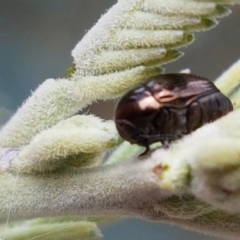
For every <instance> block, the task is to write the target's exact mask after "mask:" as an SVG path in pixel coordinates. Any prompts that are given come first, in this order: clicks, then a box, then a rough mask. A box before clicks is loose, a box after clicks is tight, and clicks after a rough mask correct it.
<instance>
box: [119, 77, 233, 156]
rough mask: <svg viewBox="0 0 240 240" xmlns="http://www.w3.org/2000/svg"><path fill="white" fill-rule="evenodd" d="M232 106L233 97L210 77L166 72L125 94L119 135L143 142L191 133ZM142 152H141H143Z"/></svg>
mask: <svg viewBox="0 0 240 240" xmlns="http://www.w3.org/2000/svg"><path fill="white" fill-rule="evenodd" d="M232 110H233V106H232V103H231V101H230V100H229V99H228V98H227V97H226V96H225V95H223V94H222V93H221V92H220V91H219V89H218V88H217V87H216V86H215V85H214V83H213V82H211V81H210V80H208V79H206V78H203V77H199V76H195V75H192V74H184V73H172V74H163V75H159V76H156V77H153V78H151V79H149V81H148V82H146V83H145V84H142V85H140V86H139V87H137V88H135V89H134V90H132V91H130V92H128V93H127V94H126V95H125V96H123V97H122V98H121V99H120V101H119V102H118V104H117V108H116V111H115V123H116V127H117V130H118V132H119V134H120V136H121V137H122V138H123V139H125V140H127V141H129V142H130V143H136V144H138V145H140V146H145V147H146V151H145V152H144V153H143V154H145V153H146V152H147V151H148V150H149V145H150V144H152V143H155V142H161V143H162V144H163V146H164V147H168V145H169V143H170V142H171V141H173V140H176V139H179V138H181V137H182V136H183V135H186V134H189V133H190V132H192V131H194V130H195V129H197V128H199V127H201V126H202V125H204V124H206V123H209V122H212V121H214V120H216V119H218V118H220V117H222V116H223V115H225V114H227V113H228V112H230V111H232ZM143 154H142V155H143Z"/></svg>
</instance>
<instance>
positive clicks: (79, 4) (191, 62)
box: [0, 0, 240, 240]
mask: <svg viewBox="0 0 240 240" xmlns="http://www.w3.org/2000/svg"><path fill="white" fill-rule="evenodd" d="M115 2H116V1H115V0H71V1H69V0H50V1H49V0H41V1H34V0H24V1H19V0H0V117H1V118H0V124H4V123H5V122H6V121H7V120H8V119H9V117H10V116H11V114H12V113H14V112H15V111H16V109H17V108H18V107H19V106H20V105H21V104H22V102H23V101H24V100H25V99H26V98H27V97H28V96H29V95H30V93H31V91H33V90H35V89H36V88H37V86H38V85H39V84H40V83H42V82H43V81H44V80H45V79H46V78H57V77H64V76H66V72H67V68H68V67H69V66H71V64H72V57H71V50H72V49H73V48H74V46H75V45H76V43H77V42H78V41H79V40H80V39H81V38H82V37H83V35H84V34H85V32H86V31H87V30H88V29H90V28H91V26H92V25H93V24H94V23H95V22H96V21H97V20H98V18H99V17H100V16H101V14H103V13H104V12H105V11H106V9H108V8H110V7H111V6H112V5H113V4H114V3H115ZM239 23H240V6H235V7H234V8H233V14H232V15H230V16H229V17H227V18H224V19H223V20H222V21H221V23H220V25H219V26H217V27H216V28H215V29H213V30H211V31H209V32H205V33H197V34H196V35H195V36H196V41H195V42H194V44H192V45H190V46H189V47H188V48H186V49H185V48H183V49H182V51H184V52H185V55H184V57H182V58H181V59H180V60H178V61H177V62H174V63H171V64H169V65H168V66H167V68H166V72H177V71H180V70H181V69H185V68H190V69H191V71H192V72H193V73H195V74H198V75H202V76H204V77H207V78H209V79H215V78H216V77H217V76H219V75H220V74H221V73H222V71H223V70H224V69H226V68H227V67H228V66H230V65H231V64H232V63H233V62H235V61H236V60H237V59H238V58H240V28H239ZM96 106H97V107H96ZM113 108H114V103H113V102H111V101H109V102H104V103H101V102H100V103H98V104H97V105H96V104H95V105H93V106H91V107H90V110H91V111H92V112H94V113H95V114H97V115H99V116H102V117H104V118H107V119H111V118H112V116H113ZM10 220H11V218H10ZM103 234H104V238H103V239H104V240H113V239H114V240H122V239H127V240H130V239H131V240H169V239H171V240H190V239H191V240H193V239H194V240H203V239H204V240H210V239H217V238H211V237H206V236H204V235H201V234H197V233H192V232H189V231H185V230H182V229H180V228H178V227H173V226H167V225H164V224H160V223H159V224H157V223H150V222H145V221H140V220H132V219H130V220H124V221H121V222H118V223H114V224H111V225H108V226H106V227H103Z"/></svg>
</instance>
